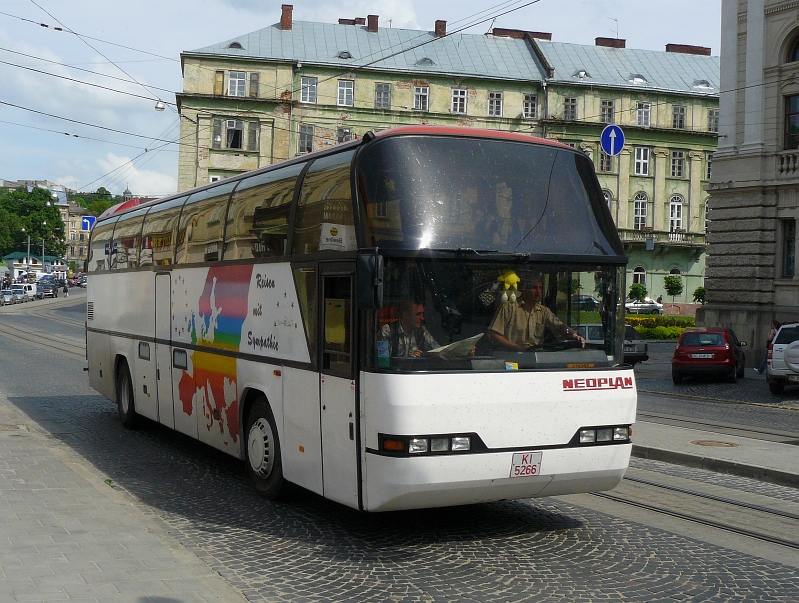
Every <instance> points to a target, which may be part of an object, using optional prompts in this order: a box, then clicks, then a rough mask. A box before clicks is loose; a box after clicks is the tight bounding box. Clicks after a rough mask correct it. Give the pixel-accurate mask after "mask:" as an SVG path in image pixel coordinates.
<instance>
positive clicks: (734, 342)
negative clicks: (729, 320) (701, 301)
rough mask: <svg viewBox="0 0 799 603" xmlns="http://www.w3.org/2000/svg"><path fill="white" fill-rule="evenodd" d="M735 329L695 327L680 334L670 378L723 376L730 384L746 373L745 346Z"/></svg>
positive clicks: (677, 381)
mask: <svg viewBox="0 0 799 603" xmlns="http://www.w3.org/2000/svg"><path fill="white" fill-rule="evenodd" d="M745 346H746V342H745V341H739V340H738V338H737V337H736V336H735V333H734V332H733V330H732V329H724V328H713V327H706V328H694V329H686V330H685V331H683V333H682V335H680V339H679V341H678V342H677V347H676V348H675V350H674V357H673V358H672V360H671V379H672V381H674V383H675V384H680V383H682V380H683V379H684V378H685V377H689V376H695V375H721V376H724V377H726V378H727V380H728V381H729V382H731V383H735V382H736V381H737V380H738V377H743V376H744V362H745V361H746V357H745V356H744V351H743V348H744V347H745Z"/></svg>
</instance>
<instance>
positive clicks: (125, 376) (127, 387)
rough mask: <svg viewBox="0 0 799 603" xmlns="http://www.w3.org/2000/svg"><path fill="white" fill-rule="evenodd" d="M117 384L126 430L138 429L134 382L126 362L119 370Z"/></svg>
mask: <svg viewBox="0 0 799 603" xmlns="http://www.w3.org/2000/svg"><path fill="white" fill-rule="evenodd" d="M116 382H117V408H118V410H119V418H120V420H121V421H122V425H123V426H124V427H125V428H126V429H136V428H137V427H138V426H139V416H138V415H137V414H136V403H135V401H134V399H133V380H132V379H131V378H130V370H129V369H128V363H127V362H126V361H124V360H122V361H121V362H120V363H119V367H118V368H117V379H116Z"/></svg>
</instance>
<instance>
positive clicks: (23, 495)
mask: <svg viewBox="0 0 799 603" xmlns="http://www.w3.org/2000/svg"><path fill="white" fill-rule="evenodd" d="M108 481H109V482H110V480H108ZM137 504H138V503H137V501H136V500H135V499H133V498H132V497H131V496H130V495H128V494H126V493H124V492H122V491H120V490H116V489H114V487H113V484H109V483H106V481H105V477H104V476H103V475H101V474H99V473H98V472H97V471H96V470H95V469H94V467H92V466H91V465H90V464H89V463H87V462H86V461H84V460H83V459H82V458H80V457H78V456H77V455H75V454H74V453H73V452H71V451H70V450H69V449H68V448H67V447H66V446H63V445H61V444H60V443H59V442H58V441H57V440H55V439H52V438H51V437H49V436H48V434H47V433H45V432H44V431H43V430H41V429H40V428H39V427H38V426H37V425H36V424H35V423H34V422H32V421H31V420H30V419H29V418H28V417H26V416H25V415H23V414H22V413H20V412H18V411H17V410H16V409H15V408H14V407H13V406H12V405H11V404H10V403H9V402H8V400H6V399H5V398H4V397H3V396H2V395H0V541H2V543H3V546H2V548H0V601H3V602H6V601H8V602H12V601H70V602H76V601H81V602H89V601H91V602H95V603H97V602H102V603H105V602H108V603H120V602H122V603H128V602H129V603H145V602H147V601H152V602H155V601H163V602H177V601H180V602H181V603H210V602H215V603H230V602H233V603H236V602H240V603H243V602H244V601H245V599H244V597H242V595H241V594H240V593H239V591H238V590H237V589H235V588H234V587H233V586H232V585H231V584H230V583H229V582H227V581H226V580H225V579H223V578H222V577H221V576H220V575H219V574H218V573H217V572H215V571H214V570H213V569H211V568H210V567H208V566H207V565H206V564H205V563H203V562H202V561H201V560H200V559H198V558H197V556H196V555H194V554H193V553H192V552H190V551H189V550H188V549H186V548H185V547H184V546H182V545H181V544H180V543H179V542H177V541H176V540H174V539H173V538H172V537H170V536H169V534H168V527H167V526H166V525H164V524H160V522H158V521H157V520H153V519H152V518H150V517H148V516H145V515H144V514H143V513H142V512H141V511H140V510H139V509H138V507H137Z"/></svg>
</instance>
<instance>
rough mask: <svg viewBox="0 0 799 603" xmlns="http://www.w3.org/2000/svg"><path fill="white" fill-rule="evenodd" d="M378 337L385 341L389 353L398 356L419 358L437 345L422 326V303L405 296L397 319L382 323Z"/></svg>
mask: <svg viewBox="0 0 799 603" xmlns="http://www.w3.org/2000/svg"><path fill="white" fill-rule="evenodd" d="M379 338H380V340H381V341H387V342H388V346H389V355H390V356H393V357H400V358H419V357H421V355H422V354H424V353H425V352H429V351H430V350H432V349H434V348H437V347H439V344H438V342H437V341H436V340H435V338H434V337H433V336H432V335H431V334H430V331H428V330H427V329H426V328H425V326H424V305H423V304H422V302H421V301H420V300H418V299H413V298H406V299H403V300H402V301H401V302H400V305H399V320H397V321H396V322H393V323H390V324H387V325H383V327H382V328H381V329H380V335H379Z"/></svg>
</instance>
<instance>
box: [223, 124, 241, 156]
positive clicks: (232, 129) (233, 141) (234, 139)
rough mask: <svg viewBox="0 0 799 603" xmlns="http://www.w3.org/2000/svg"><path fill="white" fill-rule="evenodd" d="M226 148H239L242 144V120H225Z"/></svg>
mask: <svg viewBox="0 0 799 603" xmlns="http://www.w3.org/2000/svg"><path fill="white" fill-rule="evenodd" d="M226 126H227V128H226V131H227V138H226V140H227V148H229V149H241V148H242V145H243V144H244V122H242V121H239V120H237V119H228V120H226Z"/></svg>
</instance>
